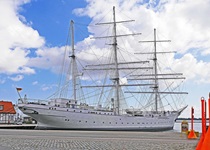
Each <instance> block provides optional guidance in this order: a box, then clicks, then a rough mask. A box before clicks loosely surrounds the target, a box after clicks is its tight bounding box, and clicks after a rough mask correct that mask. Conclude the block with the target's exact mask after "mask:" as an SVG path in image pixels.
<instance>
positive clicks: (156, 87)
mask: <svg viewBox="0 0 210 150" xmlns="http://www.w3.org/2000/svg"><path fill="white" fill-rule="evenodd" d="M139 42H153V43H154V52H152V53H151V52H148V53H136V54H153V53H154V58H153V59H152V60H153V62H154V63H153V64H154V74H145V75H133V76H140V77H141V76H149V78H134V79H129V80H154V86H153V87H152V88H153V92H148V91H147V92H129V93H145V94H154V97H155V112H156V113H158V98H159V97H160V94H188V93H187V92H165V91H159V83H158V80H167V79H169V80H171V79H185V78H184V77H162V78H160V77H159V76H174V75H176V76H177V75H182V74H180V73H174V74H158V68H157V54H163V53H174V52H173V51H172V52H157V47H156V45H157V42H170V40H157V39H156V29H154V40H153V41H139ZM150 77H151V78H150Z"/></svg>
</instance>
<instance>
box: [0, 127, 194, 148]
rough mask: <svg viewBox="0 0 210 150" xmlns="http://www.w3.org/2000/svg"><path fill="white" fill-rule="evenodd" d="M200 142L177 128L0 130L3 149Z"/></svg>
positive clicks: (188, 144)
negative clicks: (175, 130)
mask: <svg viewBox="0 0 210 150" xmlns="http://www.w3.org/2000/svg"><path fill="white" fill-rule="evenodd" d="M197 142H198V140H188V139H187V138H186V135H184V134H182V135H181V134H180V133H178V132H174V131H168V132H128V131H77V130H16V129H0V150H194V149H195V146H196V144H197Z"/></svg>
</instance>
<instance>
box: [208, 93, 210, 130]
mask: <svg viewBox="0 0 210 150" xmlns="http://www.w3.org/2000/svg"><path fill="white" fill-rule="evenodd" d="M208 101H209V108H208V109H209V126H210V93H209V100H208ZM209 129H210V128H209Z"/></svg>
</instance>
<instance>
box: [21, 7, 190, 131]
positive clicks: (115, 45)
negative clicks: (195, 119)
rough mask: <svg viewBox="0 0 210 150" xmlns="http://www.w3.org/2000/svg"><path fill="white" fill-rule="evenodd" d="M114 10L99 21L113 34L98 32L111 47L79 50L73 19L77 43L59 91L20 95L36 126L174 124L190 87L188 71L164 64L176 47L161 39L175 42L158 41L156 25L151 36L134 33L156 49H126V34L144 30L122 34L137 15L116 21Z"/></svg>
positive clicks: (149, 127)
mask: <svg viewBox="0 0 210 150" xmlns="http://www.w3.org/2000/svg"><path fill="white" fill-rule="evenodd" d="M112 14H113V15H112V16H113V17H112V20H111V21H110V22H104V23H98V24H97V25H103V27H105V26H108V25H109V26H110V25H111V28H110V27H108V28H106V29H111V32H112V34H110V35H108V36H102V37H92V38H93V39H92V40H94V41H95V40H99V43H102V41H105V43H106V44H104V45H105V46H106V47H102V46H101V49H100V50H95V49H91V48H90V50H89V51H79V52H77V50H76V49H75V45H74V22H73V21H71V27H70V35H71V36H70V37H71V47H70V46H67V48H66V49H68V48H70V52H69V53H67V52H66V55H67V56H66V57H64V60H63V63H62V64H63V66H64V67H63V68H62V72H65V73H62V76H61V78H60V80H59V84H58V89H57V91H56V92H55V93H54V94H53V95H52V96H51V97H50V98H49V99H46V100H34V99H30V98H26V97H24V98H21V96H20V95H19V96H20V98H19V100H18V107H19V109H20V110H21V111H22V112H23V113H24V114H26V115H28V116H30V117H32V118H34V119H35V120H36V121H37V122H38V123H37V127H36V128H39V129H80V130H81V129H84V130H136V131H163V130H171V129H173V126H174V123H175V120H176V119H177V117H178V116H179V115H180V114H181V113H182V111H183V110H184V109H185V108H186V107H187V106H186V105H184V104H183V103H184V102H183V101H184V98H183V97H184V96H185V95H186V94H187V92H183V88H182V84H183V81H184V80H185V78H184V77H183V74H182V73H176V72H174V71H172V70H171V69H169V67H168V66H164V65H165V63H161V64H160V63H159V60H160V58H163V57H162V55H167V54H168V53H171V52H167V51H159V50H158V49H157V44H158V43H160V42H170V41H169V40H157V36H156V29H154V34H153V35H154V39H152V40H151V41H150V40H147V41H138V40H136V39H138V38H133V40H136V44H139V45H146V44H152V49H151V50H150V51H147V49H146V48H145V46H143V48H140V47H139V51H138V50H136V51H134V50H132V49H128V50H127V49H124V48H122V46H120V45H119V43H121V44H123V45H126V44H128V43H126V42H125V41H123V39H124V38H127V37H130V36H132V37H133V36H138V35H140V33H129V34H119V33H118V30H117V29H118V26H120V24H123V23H129V22H131V21H133V20H126V21H116V16H115V7H113V13H112ZM106 29H105V30H106ZM121 38H122V39H121ZM118 41H120V42H118ZM132 42H134V41H132ZM141 49H143V50H141ZM91 52H92V53H91ZM82 53H83V55H82ZM84 53H85V54H86V56H87V57H86V58H84V56H85V55H84ZM81 55H82V56H83V57H81ZM159 55H161V57H160V56H159ZM67 58H69V59H67ZM67 61H69V63H67ZM67 64H68V65H67ZM18 94H19V93H18Z"/></svg>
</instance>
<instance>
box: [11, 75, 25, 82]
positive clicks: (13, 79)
mask: <svg viewBox="0 0 210 150" xmlns="http://www.w3.org/2000/svg"><path fill="white" fill-rule="evenodd" d="M23 78H24V76H23V75H17V76H15V77H9V79H11V80H12V81H16V82H17V81H20V80H22V79H23Z"/></svg>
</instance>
